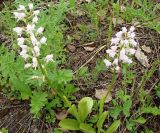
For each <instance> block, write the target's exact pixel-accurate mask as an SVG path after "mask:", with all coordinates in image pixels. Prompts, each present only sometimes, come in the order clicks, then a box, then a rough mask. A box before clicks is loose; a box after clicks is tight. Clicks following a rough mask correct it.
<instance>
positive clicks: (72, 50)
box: [67, 45, 76, 52]
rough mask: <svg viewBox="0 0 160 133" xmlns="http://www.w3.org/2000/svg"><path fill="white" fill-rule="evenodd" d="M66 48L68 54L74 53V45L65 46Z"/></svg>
mask: <svg viewBox="0 0 160 133" xmlns="http://www.w3.org/2000/svg"><path fill="white" fill-rule="evenodd" d="M67 48H68V50H69V51H70V52H74V51H75V50H76V47H75V46H74V45H67Z"/></svg>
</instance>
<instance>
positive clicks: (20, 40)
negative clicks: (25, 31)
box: [17, 37, 24, 46]
mask: <svg viewBox="0 0 160 133" xmlns="http://www.w3.org/2000/svg"><path fill="white" fill-rule="evenodd" d="M17 42H18V45H19V46H20V45H23V44H24V38H23V37H21V38H18V39H17Z"/></svg>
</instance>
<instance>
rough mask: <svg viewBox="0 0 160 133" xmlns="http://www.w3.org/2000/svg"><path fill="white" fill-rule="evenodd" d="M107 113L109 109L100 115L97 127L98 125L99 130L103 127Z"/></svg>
mask: <svg viewBox="0 0 160 133" xmlns="http://www.w3.org/2000/svg"><path fill="white" fill-rule="evenodd" d="M107 115H108V111H105V112H103V113H102V115H101V116H100V117H99V120H98V122H97V127H98V129H99V130H101V128H102V126H103V123H104V121H105V119H106V117H107Z"/></svg>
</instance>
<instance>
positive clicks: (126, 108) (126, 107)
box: [123, 99, 132, 117]
mask: <svg viewBox="0 0 160 133" xmlns="http://www.w3.org/2000/svg"><path fill="white" fill-rule="evenodd" d="M131 105H132V100H131V99H128V100H127V101H126V102H125V103H124V104H123V113H124V114H125V115H126V117H128V116H130V108H131Z"/></svg>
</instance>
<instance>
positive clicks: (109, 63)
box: [104, 59, 112, 67]
mask: <svg viewBox="0 0 160 133" xmlns="http://www.w3.org/2000/svg"><path fill="white" fill-rule="evenodd" d="M104 63H105V65H106V67H110V66H111V65H112V63H111V62H110V61H109V60H107V59H104Z"/></svg>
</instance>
